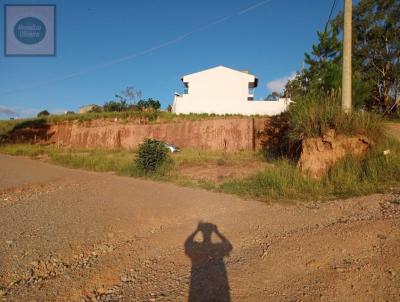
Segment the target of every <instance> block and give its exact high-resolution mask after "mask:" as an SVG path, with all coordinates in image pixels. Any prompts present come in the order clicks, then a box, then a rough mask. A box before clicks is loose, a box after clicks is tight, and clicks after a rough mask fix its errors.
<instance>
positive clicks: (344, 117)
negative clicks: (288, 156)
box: [288, 92, 384, 142]
mask: <svg viewBox="0 0 400 302" xmlns="http://www.w3.org/2000/svg"><path fill="white" fill-rule="evenodd" d="M340 99H341V97H340V93H335V92H332V93H330V94H322V93H308V94H306V95H304V96H301V97H298V98H297V99H296V100H295V103H293V104H292V105H291V106H290V108H289V112H288V120H289V129H288V138H289V140H290V141H292V142H298V141H301V140H302V139H304V138H310V137H321V136H323V135H324V134H325V133H326V132H327V131H328V130H329V129H334V130H335V131H336V133H337V134H344V135H356V134H362V135H365V136H367V137H369V138H370V139H372V140H374V141H377V140H379V139H380V138H381V137H382V135H383V132H384V126H383V119H382V117H380V116H379V115H377V114H374V113H371V112H361V111H355V110H354V111H353V112H351V113H349V114H346V113H345V112H343V110H342V108H341V103H340Z"/></svg>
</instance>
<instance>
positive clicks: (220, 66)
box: [181, 65, 258, 82]
mask: <svg viewBox="0 0 400 302" xmlns="http://www.w3.org/2000/svg"><path fill="white" fill-rule="evenodd" d="M212 69H228V70H231V71H235V72H238V73H241V74H243V73H244V74H247V75H249V76H250V77H254V78H255V80H254V81H255V82H257V81H258V79H257V77H256V76H255V75H253V74H251V73H250V72H249V71H248V70H236V69H233V68H229V67H226V66H222V65H219V66H215V67H211V68H208V69H204V70H201V71H198V72H194V73H190V74H187V75H184V76H183V77H182V78H181V80H182V82H184V81H183V78H186V77H191V76H193V75H197V74H199V73H203V72H206V71H209V70H212Z"/></svg>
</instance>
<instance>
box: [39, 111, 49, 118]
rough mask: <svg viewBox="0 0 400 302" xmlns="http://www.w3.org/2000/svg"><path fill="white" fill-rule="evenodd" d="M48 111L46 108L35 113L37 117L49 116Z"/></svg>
mask: <svg viewBox="0 0 400 302" xmlns="http://www.w3.org/2000/svg"><path fill="white" fill-rule="evenodd" d="M49 115H50V113H49V112H48V111H47V110H42V111H40V112H39V113H38V114H37V117H44V116H49Z"/></svg>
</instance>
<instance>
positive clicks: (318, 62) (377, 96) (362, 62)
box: [285, 0, 400, 112]
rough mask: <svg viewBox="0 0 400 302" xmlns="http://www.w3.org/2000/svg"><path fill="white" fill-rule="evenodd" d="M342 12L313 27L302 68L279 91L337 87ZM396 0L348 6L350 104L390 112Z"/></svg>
mask: <svg viewBox="0 0 400 302" xmlns="http://www.w3.org/2000/svg"><path fill="white" fill-rule="evenodd" d="M342 31H343V13H342V12H340V13H339V14H338V16H337V17H336V18H335V19H334V20H333V21H332V22H330V24H329V25H328V26H327V27H326V29H325V31H323V32H318V33H317V35H318V39H319V41H318V44H315V45H313V46H312V50H311V53H310V54H305V59H304V61H305V63H306V64H307V67H306V68H305V69H304V70H302V71H301V72H299V73H298V75H297V76H296V78H295V79H293V80H291V81H289V82H288V83H287V85H286V89H285V96H288V97H292V98H296V97H298V96H302V95H304V94H307V93H309V92H310V91H322V92H325V93H326V92H329V91H330V90H338V89H340V87H341V65H342V64H341V63H342V45H341V42H340V39H341V35H342ZM399 61H400V1H398V0H360V1H359V3H358V4H356V5H355V6H354V9H353V64H352V65H353V75H352V77H353V103H354V105H355V106H356V107H366V108H368V109H371V110H375V111H386V112H394V111H396V110H398V107H399V101H400V100H399V94H400V93H399V89H400V62H399Z"/></svg>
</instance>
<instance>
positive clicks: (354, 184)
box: [0, 138, 400, 201]
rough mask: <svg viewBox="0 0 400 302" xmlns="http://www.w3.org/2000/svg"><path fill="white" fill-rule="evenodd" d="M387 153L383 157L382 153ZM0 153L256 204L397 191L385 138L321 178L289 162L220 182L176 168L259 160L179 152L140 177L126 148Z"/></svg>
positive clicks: (398, 178)
mask: <svg viewBox="0 0 400 302" xmlns="http://www.w3.org/2000/svg"><path fill="white" fill-rule="evenodd" d="M385 150H390V153H389V154H387V155H384V154H383V151H385ZM0 152H2V153H7V154H11V155H25V156H31V157H36V156H40V155H42V156H43V155H47V156H48V157H49V159H50V161H51V162H53V163H55V164H59V165H62V166H66V167H73V168H82V169H86V170H92V171H99V172H108V171H113V172H115V173H116V174H119V175H126V176H133V177H145V178H150V179H155V180H162V181H170V182H174V183H177V184H179V185H184V186H197V187H201V188H204V189H207V190H215V191H220V192H225V193H230V194H235V195H239V196H243V197H249V198H254V199H258V200H264V201H270V200H325V199H333V198H339V197H340V198H341V197H350V196H358V195H364V194H370V193H377V192H385V191H386V190H392V189H393V188H394V189H396V190H397V189H398V188H399V183H400V143H399V142H398V141H396V140H394V139H390V138H387V139H385V140H382V141H381V142H380V143H379V144H377V145H375V147H374V148H373V149H372V150H371V151H370V152H369V154H368V155H367V156H366V157H365V158H363V159H357V158H351V157H348V158H345V159H343V160H341V161H339V162H338V163H337V164H336V165H335V166H334V167H333V168H332V169H331V170H330V171H329V173H327V174H326V175H325V177H323V178H322V179H321V180H315V179H312V178H309V177H306V176H303V175H301V174H300V173H299V171H298V169H297V168H296V164H295V163H294V162H292V161H290V160H289V159H278V160H273V161H270V163H271V165H268V167H266V168H265V170H263V171H262V172H259V173H257V174H255V175H253V176H250V177H247V178H245V179H230V180H227V181H225V182H223V183H221V184H216V183H213V182H210V181H206V180H201V181H195V180H193V179H190V178H188V177H183V176H181V175H179V173H178V168H179V167H182V166H201V165H205V164H207V163H213V164H218V165H219V164H221V165H232V166H235V165H240V164H243V162H244V161H246V160H251V161H254V160H257V161H259V162H260V164H261V163H262V161H263V158H262V156H261V155H260V154H259V153H255V152H248V151H246V152H236V153H223V152H216V151H195V150H190V149H187V150H183V151H182V152H180V153H177V154H173V156H172V158H173V163H172V162H168V163H167V164H166V166H164V167H163V168H162V169H161V171H160V172H159V173H154V174H150V175H144V174H143V173H141V172H140V171H139V170H138V169H137V168H136V167H135V165H134V159H135V153H134V152H132V151H127V150H104V149H58V148H55V147H53V146H38V145H26V144H15V145H0Z"/></svg>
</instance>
